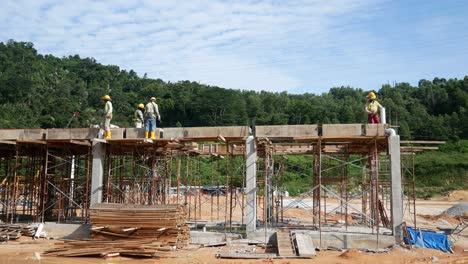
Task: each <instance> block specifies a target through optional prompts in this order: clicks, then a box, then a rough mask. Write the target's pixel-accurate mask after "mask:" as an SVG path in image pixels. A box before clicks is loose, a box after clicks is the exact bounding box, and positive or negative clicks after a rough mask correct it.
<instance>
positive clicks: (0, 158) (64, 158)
mask: <svg viewBox="0 0 468 264" xmlns="http://www.w3.org/2000/svg"><path fill="white" fill-rule="evenodd" d="M245 140H246V137H245V136H242V137H238V136H236V137H223V136H219V135H218V136H216V137H203V136H200V137H192V138H188V137H184V138H182V139H177V138H170V139H156V140H145V139H126V138H122V139H111V140H100V139H94V138H87V139H79V140H76V139H63V140H59V139H40V140H8V141H7V140H1V142H0V148H1V153H0V207H1V210H0V218H1V220H3V221H5V222H10V223H13V222H25V221H37V222H44V221H57V222H81V223H88V222H89V207H90V197H91V181H92V180H91V178H92V176H91V174H92V173H91V170H92V163H93V142H100V143H103V144H105V154H104V158H103V172H104V173H103V174H104V175H103V182H102V186H101V187H102V200H101V202H105V203H123V204H139V205H144V204H149V205H154V204H174V203H177V204H183V205H185V206H186V207H187V212H188V217H189V220H190V221H191V222H192V223H193V224H194V226H195V227H197V226H198V224H199V223H206V222H215V223H219V224H220V225H221V226H222V227H223V228H224V229H225V231H232V230H233V228H237V227H242V226H244V225H245V223H246V221H247V218H246V217H247V216H246V206H247V201H246V199H247V198H246V193H245V188H246V157H245V155H246V146H245V142H246V141H245ZM256 145H257V146H258V148H257V160H256V163H257V164H256V168H257V170H256V181H257V189H256V193H257V196H256V197H257V198H256V207H257V210H256V219H257V220H258V223H259V224H260V226H261V227H262V228H264V229H265V232H266V230H267V229H268V228H270V227H289V228H292V227H301V228H306V229H312V230H319V231H321V230H322V229H323V228H324V227H326V226H332V225H333V226H337V225H340V226H342V227H343V228H344V230H345V231H348V227H350V226H355V225H360V226H365V227H368V228H370V230H371V233H372V234H377V235H378V234H379V233H382V232H383V231H382V230H381V229H384V231H388V229H389V228H391V219H392V218H391V210H390V203H391V199H390V196H391V176H390V160H389V153H388V149H389V146H388V140H387V137H386V136H373V137H370V136H353V137H326V136H310V137H280V138H268V137H257V138H256ZM293 157H301V161H303V163H302V164H301V166H297V164H296V165H295V164H294V162H293V161H294V159H295V158H293ZM401 163H402V177H403V183H404V200H405V212H406V213H409V214H411V216H412V218H413V219H414V224H416V211H415V208H416V207H415V206H416V203H415V199H416V197H415V185H414V158H413V154H412V152H405V155H402V156H401ZM292 175H294V178H295V179H301V182H300V184H299V187H300V189H301V190H299V191H300V192H298V193H297V195H296V196H295V197H288V190H289V192H291V191H292V192H295V191H294V190H293V189H291V188H294V186H296V187H297V186H298V185H297V183H296V185H294V184H291V182H290V178H291V177H292ZM291 186H292V187H291Z"/></svg>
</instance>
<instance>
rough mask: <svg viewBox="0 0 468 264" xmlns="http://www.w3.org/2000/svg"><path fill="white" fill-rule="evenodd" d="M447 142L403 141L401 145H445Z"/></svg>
mask: <svg viewBox="0 0 468 264" xmlns="http://www.w3.org/2000/svg"><path fill="white" fill-rule="evenodd" d="M445 143H446V142H445V141H427V140H403V141H400V144H428V145H430V144H441V145H442V144H445Z"/></svg>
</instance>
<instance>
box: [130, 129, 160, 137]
mask: <svg viewBox="0 0 468 264" xmlns="http://www.w3.org/2000/svg"><path fill="white" fill-rule="evenodd" d="M161 131H162V129H161V128H156V133H155V137H156V138H161V137H160V135H161ZM125 138H145V129H144V128H126V129H125Z"/></svg>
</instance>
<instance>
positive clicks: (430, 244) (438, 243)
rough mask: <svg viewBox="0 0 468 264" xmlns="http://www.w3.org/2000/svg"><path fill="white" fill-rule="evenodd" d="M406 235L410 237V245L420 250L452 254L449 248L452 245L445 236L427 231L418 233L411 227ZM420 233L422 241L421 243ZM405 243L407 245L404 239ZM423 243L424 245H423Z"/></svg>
mask: <svg viewBox="0 0 468 264" xmlns="http://www.w3.org/2000/svg"><path fill="white" fill-rule="evenodd" d="M408 233H409V236H410V237H411V244H412V245H414V246H417V247H420V248H433V249H438V250H441V251H444V252H447V253H452V249H451V248H450V247H451V245H452V243H451V242H450V240H449V239H448V237H447V235H445V234H439V233H435V232H429V231H419V230H415V229H413V228H411V227H408ZM421 233H422V241H421ZM405 243H406V244H408V240H407V239H406V237H405ZM423 243H424V245H423Z"/></svg>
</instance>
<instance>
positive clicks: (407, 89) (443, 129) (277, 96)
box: [0, 41, 468, 191]
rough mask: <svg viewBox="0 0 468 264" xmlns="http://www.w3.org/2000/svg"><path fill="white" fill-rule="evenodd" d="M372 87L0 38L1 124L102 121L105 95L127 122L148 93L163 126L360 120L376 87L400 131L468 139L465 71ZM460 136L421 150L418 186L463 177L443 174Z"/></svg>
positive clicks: (462, 169) (452, 164)
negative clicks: (272, 84) (182, 66)
mask: <svg viewBox="0 0 468 264" xmlns="http://www.w3.org/2000/svg"><path fill="white" fill-rule="evenodd" d="M252 88H254V87H252ZM374 88H376V87H367V89H365V90H363V89H360V88H352V87H335V88H331V89H330V91H329V92H328V93H323V94H321V95H316V94H309V93H306V94H301V95H295V94H288V93H287V92H282V93H273V92H265V91H261V92H255V91H240V90H232V89H223V88H220V87H213V86H207V85H203V84H199V83H196V82H190V81H180V82H177V83H171V82H165V81H163V80H160V79H156V80H155V79H149V78H147V77H146V75H145V76H144V77H139V76H138V75H137V74H136V73H135V72H134V71H132V70H130V71H125V70H121V69H120V68H119V67H118V66H113V65H110V66H109V65H108V66H106V65H102V64H99V63H98V62H96V61H95V60H94V59H92V58H80V57H79V56H78V55H74V56H69V57H63V58H57V57H54V56H52V55H41V54H38V53H37V51H36V50H35V49H34V47H33V44H32V43H26V42H15V41H8V42H7V43H0V91H1V94H0V128H23V127H29V128H38V127H42V128H54V127H55V128H63V127H66V126H67V123H68V121H69V120H70V118H71V117H72V115H73V112H75V111H79V112H80V115H79V118H78V119H77V120H75V121H73V122H72V123H71V127H88V126H90V125H93V124H99V123H100V121H101V118H100V116H101V114H100V110H101V109H102V108H103V103H102V101H101V100H100V98H101V97H102V96H103V95H104V94H109V95H110V96H111V97H112V99H113V104H114V108H115V110H114V112H115V114H114V120H113V123H114V124H116V125H119V126H130V124H131V122H132V118H133V112H134V109H135V106H136V105H137V104H138V103H142V102H145V101H147V99H148V98H149V97H151V96H156V97H157V98H158V101H157V102H158V104H159V105H160V109H161V116H162V119H163V123H162V125H163V126H166V127H170V126H187V127H188V126H222V125H251V124H257V125H262V124H270V125H276V124H313V123H365V122H366V115H365V113H364V111H363V108H364V102H365V98H364V96H365V94H366V93H367V92H368V91H369V90H375V91H376V92H377V94H378V100H379V102H380V103H381V104H382V105H384V106H385V107H386V109H387V117H388V121H389V123H390V124H391V125H394V126H397V127H398V130H399V134H400V135H401V137H402V139H424V140H449V141H451V142H457V141H459V140H461V139H468V114H467V111H468V76H465V78H464V79H463V80H457V79H449V80H446V79H443V78H435V79H434V80H432V81H429V80H421V81H420V82H419V84H418V86H417V87H414V86H411V85H410V84H408V83H398V84H395V85H394V86H391V85H383V86H382V87H381V88H380V89H374ZM463 142H464V143H460V144H459V145H460V149H457V150H446V151H443V152H429V153H425V154H422V155H420V156H419V157H418V159H417V161H418V163H417V168H416V169H417V170H418V173H421V175H425V176H424V177H423V178H421V179H420V180H421V181H420V182H421V183H423V184H424V186H426V187H428V186H439V187H440V186H441V185H442V186H450V187H447V188H449V189H450V188H455V187H457V184H458V183H460V181H450V180H448V181H447V180H445V179H448V178H450V177H454V175H458V176H457V177H461V180H462V182H464V183H465V185H466V182H468V179H467V173H466V171H467V170H466V169H467V162H468V161H467V160H468V157H467V155H468V153H467V148H468V146H467V144H466V141H463ZM454 144H455V145H456V144H457V143H454ZM450 146H453V145H450ZM435 165H440V166H437V167H436V166H435ZM298 166H300V162H298ZM427 175H429V176H427ZM447 177H448V178H447ZM418 179H419V178H418ZM291 181H292V182H294V181H297V178H294V179H291ZM297 182H300V181H297ZM462 185H463V184H462ZM458 187H462V186H460V185H458ZM465 187H466V186H465ZM447 188H445V189H444V190H441V191H445V190H447Z"/></svg>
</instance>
